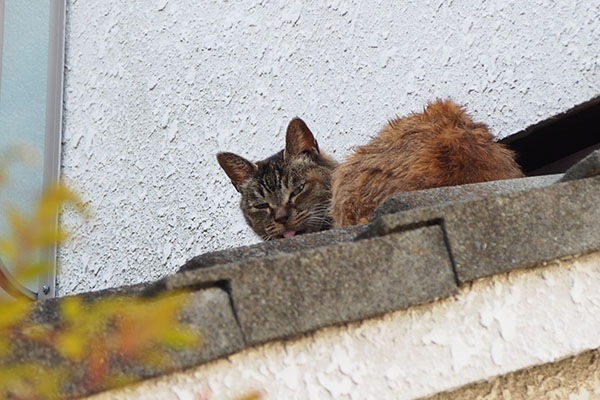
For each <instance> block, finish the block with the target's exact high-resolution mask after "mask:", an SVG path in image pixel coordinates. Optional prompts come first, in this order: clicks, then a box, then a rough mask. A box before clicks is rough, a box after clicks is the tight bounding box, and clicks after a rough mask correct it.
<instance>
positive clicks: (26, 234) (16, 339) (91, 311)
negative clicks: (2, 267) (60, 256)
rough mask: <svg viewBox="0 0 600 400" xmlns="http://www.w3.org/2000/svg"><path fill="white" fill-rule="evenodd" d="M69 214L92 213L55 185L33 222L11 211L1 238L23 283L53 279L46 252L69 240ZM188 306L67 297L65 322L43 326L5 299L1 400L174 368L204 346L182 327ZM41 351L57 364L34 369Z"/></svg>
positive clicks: (24, 306) (0, 316)
mask: <svg viewBox="0 0 600 400" xmlns="http://www.w3.org/2000/svg"><path fill="white" fill-rule="evenodd" d="M7 159H10V158H9V157H8V158H7V157H4V158H3V159H2V161H0V186H1V185H2V184H3V183H4V182H6V179H7V176H6V174H5V173H3V172H2V171H6V168H5V167H6V165H7V162H6V160H7ZM1 189H2V188H1V187H0V190H1ZM65 206H72V207H75V208H76V209H77V210H79V212H80V213H85V209H84V207H83V206H81V203H80V201H79V199H78V196H77V195H76V194H75V193H74V192H73V191H71V190H69V189H68V188H67V187H66V186H64V185H53V186H50V187H49V188H48V189H47V190H45V191H44V192H43V194H42V196H41V198H40V200H39V202H38V205H37V207H36V209H35V210H33V211H34V212H33V213H31V216H25V215H23V214H22V213H20V212H19V211H18V210H17V209H16V208H10V207H9V208H5V213H6V218H7V221H8V223H9V226H10V234H8V235H7V237H5V238H0V254H1V255H2V259H3V261H4V262H5V263H6V264H7V265H10V266H11V271H12V273H13V274H14V276H15V278H16V279H17V280H19V281H25V280H30V279H31V278H35V277H39V276H42V274H45V273H46V272H47V271H48V268H49V263H48V262H47V260H43V259H41V258H40V251H41V250H42V249H45V248H47V247H48V246H54V245H58V244H60V243H62V242H63V241H65V240H66V239H68V237H69V234H68V233H67V232H65V231H63V230H61V229H56V220H57V216H58V213H59V212H60V210H61V209H62V208H63V207H65ZM185 300H186V296H185V295H182V294H171V295H168V296H162V297H155V298H152V299H141V298H131V297H130V298H126V297H111V298H105V299H102V300H98V301H95V302H84V301H82V300H81V299H80V298H79V297H67V298H64V299H60V300H59V310H60V320H59V321H57V322H54V323H52V324H42V323H36V322H34V318H33V317H32V310H33V309H34V303H32V302H31V301H30V300H28V299H26V298H24V297H23V298H18V299H8V298H3V297H0V399H6V398H7V399H54V398H63V397H64V394H63V393H64V389H65V387H66V385H69V384H71V383H73V382H81V381H82V380H83V384H84V386H85V388H87V389H89V390H91V391H94V390H99V389H103V388H109V387H115V386H117V385H122V384H124V383H127V382H129V381H131V380H132V379H134V378H135V376H133V375H131V374H130V375H127V374H124V373H123V372H114V371H113V370H112V368H111V367H112V366H113V365H114V364H115V362H116V361H118V362H119V363H120V364H123V363H125V364H127V365H131V366H132V370H135V368H159V367H161V366H165V365H169V363H170V362H171V361H170V360H171V357H172V354H173V351H176V350H181V349H185V348H186V347H190V346H194V345H196V344H197V343H198V342H199V340H200V337H199V335H198V334H197V333H196V332H193V331H191V330H190V329H189V328H187V327H186V326H185V325H184V324H182V323H180V321H179V319H178V317H179V314H180V311H181V310H182V308H183V307H184V306H185ZM32 346H33V347H32ZM41 348H43V349H45V350H46V353H44V354H52V357H51V359H50V360H44V361H43V362H42V361H41V360H39V359H34V360H33V361H28V354H27V352H35V350H32V349H41ZM23 349H25V353H26V354H23ZM57 359H59V361H57Z"/></svg>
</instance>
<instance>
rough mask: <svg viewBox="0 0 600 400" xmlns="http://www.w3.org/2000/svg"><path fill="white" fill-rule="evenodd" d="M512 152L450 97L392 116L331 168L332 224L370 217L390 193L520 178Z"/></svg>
mask: <svg viewBox="0 0 600 400" xmlns="http://www.w3.org/2000/svg"><path fill="white" fill-rule="evenodd" d="M522 176H523V173H522V172H521V169H520V167H519V166H518V165H517V163H516V162H515V160H514V153H513V152H512V151H511V150H509V149H507V148H505V147H504V146H503V145H502V144H500V143H497V142H495V141H494V137H493V136H492V134H491V133H490V132H489V130H488V128H487V126H486V125H485V124H482V123H476V122H473V120H472V119H471V117H470V116H469V115H468V114H467V113H466V112H465V110H464V109H463V108H462V107H460V106H458V105H457V104H455V103H454V102H452V101H451V100H444V101H443V100H438V101H436V102H433V103H429V104H428V105H427V106H426V108H425V110H424V111H423V112H422V113H413V114H410V115H409V116H407V117H403V118H396V119H394V120H392V121H390V122H388V124H387V125H386V126H385V127H384V128H383V129H382V130H381V131H380V132H379V134H378V135H377V136H375V137H374V138H372V139H371V141H370V142H369V143H368V144H366V145H364V146H360V147H357V148H356V149H355V150H354V153H353V154H351V155H350V156H349V157H348V158H347V159H346V161H344V162H343V163H342V164H340V166H339V167H338V168H336V170H335V172H334V173H333V186H332V200H331V216H332V217H333V219H334V220H335V225H336V227H344V226H349V225H356V224H362V223H366V222H368V218H369V216H370V215H371V213H372V212H373V211H375V209H376V208H377V207H378V206H380V205H381V204H382V203H383V202H384V201H385V200H386V199H387V198H389V197H390V196H392V195H393V194H394V193H397V192H401V191H410V190H422V189H429V188H434V187H440V186H455V185H465V184H468V183H477V182H485V181H493V180H500V179H510V178H520V177H522Z"/></svg>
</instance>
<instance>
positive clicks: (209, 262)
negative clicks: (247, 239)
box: [179, 226, 365, 272]
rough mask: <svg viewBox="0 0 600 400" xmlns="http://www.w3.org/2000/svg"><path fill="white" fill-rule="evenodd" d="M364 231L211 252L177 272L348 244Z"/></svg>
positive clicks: (358, 228)
mask: <svg viewBox="0 0 600 400" xmlns="http://www.w3.org/2000/svg"><path fill="white" fill-rule="evenodd" d="M364 229H365V227H364V226H355V227H351V228H347V229H334V230H330V231H325V232H319V233H310V234H306V235H302V236H297V237H293V238H290V239H279V240H273V241H269V242H262V243H258V244H254V245H251V246H242V247H236V248H233V249H227V250H221V251H213V252H210V253H205V254H202V255H200V256H197V257H194V258H192V259H191V260H189V261H188V262H186V263H185V264H184V265H183V266H182V267H181V268H180V269H179V272H185V271H191V270H194V269H198V268H207V267H211V266H213V265H219V264H226V263H230V262H237V261H248V260H250V259H255V258H261V257H268V256H273V255H276V254H285V253H293V252H296V251H302V250H305V249H312V248H315V247H320V246H326V245H332V244H336V243H344V242H349V241H351V240H352V239H354V237H356V235H357V234H358V233H360V232H362V231H363V230H364Z"/></svg>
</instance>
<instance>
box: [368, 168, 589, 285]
mask: <svg viewBox="0 0 600 400" xmlns="http://www.w3.org/2000/svg"><path fill="white" fill-rule="evenodd" d="M599 204H600V177H593V178H587V179H581V180H576V181H570V182H566V183H559V184H554V185H551V186H548V187H544V188H540V189H534V190H530V191H527V192H520V193H511V194H506V195H501V196H497V197H492V198H487V199H482V200H477V201H472V202H468V203H460V202H459V203H452V204H447V205H438V206H434V207H430V208H421V209H414V210H409V211H406V212H400V213H396V214H390V215H384V216H383V217H381V218H379V219H378V220H376V221H375V222H374V223H372V224H371V225H370V226H369V227H368V228H367V230H366V231H365V232H363V233H362V234H361V235H359V239H360V238H368V237H375V236H380V235H386V234H389V233H391V232H397V231H402V230H405V229H413V228H414V227H415V226H422V225H424V224H426V223H431V221H439V222H440V223H441V226H442V227H443V229H444V231H445V233H446V237H447V240H448V243H449V248H450V251H451V253H452V256H453V260H454V266H455V269H456V272H457V276H458V281H459V283H460V284H463V283H466V282H470V281H473V280H475V279H478V278H481V277H484V276H489V275H494V274H498V273H502V272H507V271H510V270H513V269H517V268H528V267H532V266H535V265H539V264H541V263H543V262H545V261H551V260H555V259H558V258H562V257H566V256H571V255H575V254H583V253H588V252H592V251H595V250H599V249H600V224H599V223H598V221H600V206H599Z"/></svg>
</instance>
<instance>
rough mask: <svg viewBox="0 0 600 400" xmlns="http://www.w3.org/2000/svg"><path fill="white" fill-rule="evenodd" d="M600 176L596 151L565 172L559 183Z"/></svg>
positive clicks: (599, 162) (598, 155)
mask: <svg viewBox="0 0 600 400" xmlns="http://www.w3.org/2000/svg"><path fill="white" fill-rule="evenodd" d="M596 175H600V150H596V151H594V152H592V153H591V154H590V155H588V156H587V157H586V158H584V159H583V160H581V161H579V162H578V163H577V164H575V165H573V166H572V167H571V168H569V169H568V170H567V172H565V174H564V176H563V177H562V179H561V182H568V181H572V180H575V179H583V178H589V177H592V176H596Z"/></svg>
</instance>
